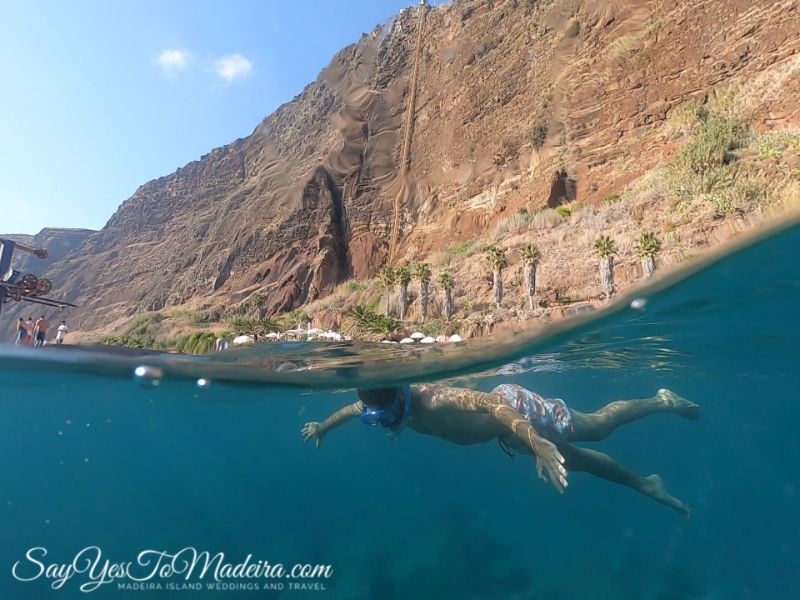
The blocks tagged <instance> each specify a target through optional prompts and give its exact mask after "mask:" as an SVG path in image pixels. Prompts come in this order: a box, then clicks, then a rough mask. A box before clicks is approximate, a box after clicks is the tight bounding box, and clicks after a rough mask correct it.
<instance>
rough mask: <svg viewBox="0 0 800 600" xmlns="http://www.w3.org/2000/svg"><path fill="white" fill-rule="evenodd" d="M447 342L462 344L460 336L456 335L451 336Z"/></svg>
mask: <svg viewBox="0 0 800 600" xmlns="http://www.w3.org/2000/svg"><path fill="white" fill-rule="evenodd" d="M448 341H449V342H453V343H456V342H463V341H464V340H463V339H462V338H461V336H460V335H458V334H455V335H451V336H450V339H449V340H448Z"/></svg>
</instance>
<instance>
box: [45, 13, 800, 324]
mask: <svg viewBox="0 0 800 600" xmlns="http://www.w3.org/2000/svg"><path fill="white" fill-rule="evenodd" d="M799 49H800V13H799V12H798V6H797V3H796V2H794V1H781V0H774V1H756V0H714V1H700V2H698V1H694V2H689V1H684V0H682V1H674V0H673V1H666V0H650V1H648V0H635V1H634V0H631V1H627V2H623V1H603V2H580V1H577V0H549V1H545V0H543V1H539V2H537V1H535V0H506V1H501V0H458V1H455V2H453V3H452V4H449V5H446V6H440V7H436V8H429V7H427V6H415V7H413V8H409V9H405V10H404V11H402V12H401V14H400V15H398V16H397V17H396V18H394V19H393V20H392V21H391V22H389V23H387V24H385V25H384V26H381V27H378V28H376V29H375V30H374V31H373V32H372V33H370V34H369V35H365V36H364V37H362V39H361V40H359V42H358V43H356V44H354V45H352V46H349V47H347V48H345V49H344V50H342V51H341V52H340V53H339V54H337V55H336V56H335V57H334V58H333V60H332V61H331V63H330V65H329V66H328V67H327V68H326V69H325V70H324V71H323V72H322V73H321V74H320V75H319V77H318V78H317V80H316V81H315V82H313V83H311V84H310V85H308V86H307V87H306V88H305V89H304V90H303V91H302V93H301V94H300V95H298V96H297V97H295V98H294V99H293V100H292V101H291V102H289V103H287V104H285V105H284V106H282V107H280V108H279V109H278V110H277V111H276V112H275V113H274V114H272V115H270V116H269V117H267V118H266V119H265V120H264V121H263V122H262V123H261V124H260V125H259V126H258V127H257V128H256V129H255V131H254V132H253V133H252V135H250V136H249V137H247V138H244V139H240V140H237V141H235V142H233V143H232V144H230V145H227V146H224V147H222V148H217V149H215V150H213V151H212V152H210V153H209V154H207V155H206V156H203V157H202V158H201V159H200V160H198V161H196V162H193V163H190V164H188V165H186V166H185V167H183V168H181V169H178V171H176V172H175V173H173V174H171V175H168V176H165V177H162V178H160V179H158V180H155V181H151V182H148V183H146V184H144V185H143V186H142V187H140V188H139V189H138V190H137V191H136V193H135V194H134V195H133V196H132V197H131V198H130V199H128V200H126V201H125V202H124V203H123V204H122V205H121V206H120V207H119V209H118V210H117V212H116V213H115V214H114V215H113V216H112V218H111V219H110V220H109V222H108V224H107V225H106V226H105V227H104V228H103V229H102V230H101V231H99V232H97V233H94V234H92V235H90V236H88V238H86V239H85V241H83V243H82V244H81V246H80V247H79V248H78V249H76V250H75V251H73V252H71V253H69V254H68V255H67V256H66V257H64V258H63V259H62V260H59V261H58V262H57V263H56V264H54V265H52V267H51V268H50V269H49V270H48V273H47V275H48V276H49V277H50V278H51V279H53V281H54V282H55V283H56V286H57V287H56V289H55V291H54V293H55V292H57V293H58V295H59V296H60V297H62V298H64V299H67V300H70V301H73V302H77V303H79V304H81V305H82V308H81V309H78V310H77V311H75V312H74V313H72V314H70V319H71V320H72V322H73V324H74V326H75V327H88V326H91V327H94V326H96V325H102V324H105V323H109V322H112V321H114V320H115V319H118V318H121V317H124V316H129V315H131V314H133V313H135V312H138V311H143V310H157V309H160V308H163V307H167V306H177V305H181V304H183V303H186V302H189V301H191V302H192V304H193V305H194V306H200V307H202V308H204V309H209V310H211V311H213V312H217V313H218V314H223V313H225V312H228V313H230V312H235V311H236V310H237V307H238V306H239V305H240V304H242V303H243V302H245V301H246V298H247V297H248V296H249V295H250V294H251V293H254V292H256V291H258V292H260V293H262V294H263V295H264V296H265V298H266V301H265V303H264V311H265V312H266V313H270V314H273V313H277V312H279V311H283V310H289V309H292V308H294V307H297V306H300V305H302V304H304V303H307V302H309V301H313V300H315V299H317V298H320V297H322V296H325V295H326V294H328V293H329V292H330V291H331V290H332V289H333V288H334V287H335V286H336V285H337V284H338V283H339V282H341V281H343V280H345V279H347V278H349V277H355V278H366V277H369V276H371V275H373V274H374V273H375V272H376V270H377V269H378V268H379V267H380V266H381V265H382V264H384V263H385V262H386V261H387V260H390V261H391V262H393V263H401V262H404V261H407V260H412V259H417V258H421V257H424V256H426V255H427V254H429V253H430V252H432V251H435V250H437V249H439V248H441V247H442V246H445V245H447V244H450V243H452V242H453V241H457V240H465V239H470V238H472V237H474V236H476V235H477V234H479V233H481V232H484V231H486V230H487V229H489V228H491V227H493V226H494V225H495V224H496V223H497V222H498V221H500V220H503V219H507V218H509V217H510V216H511V215H513V214H514V213H516V212H517V211H518V210H519V209H527V210H529V211H532V210H535V209H538V208H541V207H545V206H548V205H549V206H556V205H558V204H559V203H561V202H564V201H568V200H575V199H577V200H580V201H583V202H587V203H598V202H599V201H600V200H601V199H602V198H604V197H605V196H607V195H608V194H610V193H613V192H616V191H619V190H620V189H622V187H623V186H624V185H625V184H626V183H628V182H630V181H632V180H634V179H635V178H636V177H637V176H639V175H640V174H642V173H644V172H646V171H647V170H649V169H651V168H653V166H654V165H656V164H657V163H658V162H659V161H661V160H664V159H665V157H668V156H669V155H670V152H671V151H672V150H674V143H673V141H672V140H671V138H670V137H669V136H668V135H667V134H666V133H665V128H664V127H663V123H664V122H665V120H666V119H667V118H668V117H669V115H670V113H671V112H672V111H673V110H675V109H676V107H679V106H681V105H682V104H684V103H686V102H687V101H688V100H690V99H697V98H699V99H703V98H704V97H705V96H706V95H707V94H708V93H709V90H711V89H712V88H714V87H715V86H720V85H723V84H726V83H736V85H737V86H739V89H740V97H742V98H745V99H746V100H747V109H748V111H749V114H748V118H749V119H751V122H753V123H754V124H756V126H757V127H759V128H761V129H769V128H784V127H786V126H791V125H797V124H798V121H799V120H800V114H799V113H798V111H800V108H799V107H800V102H798V100H800V77H798V75H799V74H800V61H799V60H798V56H799V55H798V50H799Z"/></svg>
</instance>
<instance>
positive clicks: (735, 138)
mask: <svg viewBox="0 0 800 600" xmlns="http://www.w3.org/2000/svg"><path fill="white" fill-rule="evenodd" d="M749 136H750V131H749V128H748V127H747V126H746V125H745V123H744V121H742V120H741V119H739V118H736V117H729V116H724V115H719V114H713V113H712V114H709V115H708V116H707V117H706V118H705V119H703V120H702V127H701V128H700V131H698V133H697V134H696V135H695V137H694V138H693V139H692V140H690V141H689V142H687V143H686V144H685V145H684V146H683V147H682V148H681V150H680V152H679V153H678V156H677V158H676V164H677V165H678V166H679V167H681V168H682V169H683V170H684V171H686V172H689V173H693V174H695V175H700V176H701V177H703V176H709V175H711V176H712V177H711V178H710V180H709V181H707V182H705V185H704V186H703V190H702V191H706V192H707V191H710V190H711V189H713V187H714V185H715V184H716V183H718V181H717V179H718V177H713V175H714V171H715V170H716V169H719V168H721V167H724V166H725V165H728V164H730V163H731V162H732V161H733V160H735V158H736V157H735V155H734V154H733V152H734V151H735V150H737V149H739V148H741V147H742V146H743V145H744V144H745V143H746V142H747V140H748V138H749Z"/></svg>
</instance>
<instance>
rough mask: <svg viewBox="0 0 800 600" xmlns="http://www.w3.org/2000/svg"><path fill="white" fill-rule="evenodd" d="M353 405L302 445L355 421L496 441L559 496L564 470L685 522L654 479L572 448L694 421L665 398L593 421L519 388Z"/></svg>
mask: <svg viewBox="0 0 800 600" xmlns="http://www.w3.org/2000/svg"><path fill="white" fill-rule="evenodd" d="M358 396H359V400H358V401H357V402H355V403H353V404H350V405H348V406H345V407H344V408H341V409H340V410H338V411H337V412H335V413H334V414H332V415H331V416H330V417H328V418H327V419H326V420H325V421H323V422H322V423H317V422H311V423H306V424H305V426H304V427H303V429H302V430H301V433H302V435H303V438H304V440H305V441H309V440H312V439H313V440H315V441H316V446H317V448H319V446H320V443H321V442H322V438H323V437H324V436H325V435H326V434H327V433H328V432H329V431H331V430H332V429H334V428H335V427H338V426H340V425H343V424H344V423H347V422H348V421H351V420H353V419H355V418H357V417H360V418H361V421H362V422H364V423H365V424H367V425H371V426H377V425H380V426H383V427H385V428H386V429H388V430H389V432H390V434H391V435H392V436H396V435H397V434H399V433H400V431H402V430H403V429H404V428H405V427H409V428H411V429H413V430H414V431H417V432H418V433H422V434H425V435H432V436H436V437H439V438H441V439H443V440H446V441H449V442H453V443H455V444H460V445H471V444H480V443H483V442H488V441H491V440H493V439H497V440H498V441H499V443H500V446H501V447H502V448H503V450H504V451H505V452H506V453H508V454H511V452H512V450H517V451H519V452H522V453H526V454H528V453H532V454H533V455H535V456H536V470H537V474H538V476H539V478H540V479H543V480H545V481H547V479H546V478H545V475H544V473H545V472H546V473H547V476H548V477H549V478H550V481H551V482H552V483H553V485H554V486H555V488H556V489H557V490H558V491H559V492H561V493H563V492H564V491H565V490H566V488H567V485H568V483H567V469H569V470H571V471H584V472H587V473H591V474H592V475H595V476H597V477H601V478H603V479H606V480H608V481H613V482H615V483H619V484H622V485H625V486H628V487H630V488H632V489H634V490H636V491H638V492H640V493H642V494H644V495H645V496H647V497H649V498H652V499H653V500H655V501H656V502H659V503H661V504H664V505H666V506H668V507H670V508H673V509H674V510H676V511H677V512H679V513H680V514H682V515H684V516H689V509H688V508H687V507H686V505H685V504H684V503H683V502H681V501H680V500H679V499H677V498H675V497H674V496H672V495H670V493H669V492H668V491H667V488H666V486H665V485H664V481H663V480H662V479H661V477H660V476H658V475H648V476H647V477H642V476H641V475H638V474H636V473H634V472H633V471H631V470H630V469H628V468H627V467H625V466H624V465H622V464H620V463H618V462H617V461H616V460H614V459H613V458H611V457H610V456H608V455H607V454H604V453H603V452H599V451H597V450H592V449H589V448H579V447H577V446H574V445H573V442H588V441H592V442H594V441H600V440H603V439H605V438H606V437H608V436H609V435H610V434H611V433H613V432H614V430H616V429H617V428H618V427H620V426H621V425H625V424H627V423H630V422H632V421H636V420H638V419H641V418H643V417H646V416H649V415H653V414H658V413H670V414H675V415H678V416H680V417H683V418H686V419H691V420H697V419H698V418H699V417H700V407H699V406H698V405H697V404H694V403H693V402H690V401H689V400H686V399H685V398H682V397H680V396H678V395H677V394H675V393H674V392H671V391H670V390H666V389H661V390H659V391H658V393H657V394H656V395H655V396H653V397H652V398H646V399H643V400H618V401H616V402H611V403H610V404H607V405H606V406H604V407H603V408H601V409H600V410H598V411H596V412H593V413H582V412H580V411H577V410H572V409H570V408H568V407H567V405H566V404H565V403H564V401H563V400H561V399H558V398H555V399H553V398H543V397H542V396H540V395H539V394H536V393H535V392H531V391H529V390H526V389H525V388H523V387H521V386H519V385H511V384H503V385H500V386H497V387H496V388H494V389H493V390H492V391H491V392H490V393H485V392H478V391H474V390H468V389H464V388H455V387H447V386H442V385H415V386H413V387H411V386H404V387H400V388H375V389H360V390H358Z"/></svg>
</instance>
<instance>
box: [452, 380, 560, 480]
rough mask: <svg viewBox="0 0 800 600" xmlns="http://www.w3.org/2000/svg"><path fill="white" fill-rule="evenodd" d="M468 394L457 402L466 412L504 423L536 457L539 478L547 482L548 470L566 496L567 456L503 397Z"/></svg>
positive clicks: (469, 392) (476, 393)
mask: <svg viewBox="0 0 800 600" xmlns="http://www.w3.org/2000/svg"><path fill="white" fill-rule="evenodd" d="M465 392H467V393H465V394H463V395H462V396H461V397H460V398H458V400H457V403H458V404H460V405H461V407H462V408H464V409H465V410H471V411H474V412H483V413H488V414H490V415H491V416H492V417H494V418H495V420H497V422H499V423H502V424H503V425H504V426H505V427H506V428H507V429H508V430H509V431H510V432H511V433H513V434H514V436H515V437H516V438H517V439H518V440H519V441H520V442H522V443H523V444H525V445H526V446H527V447H528V448H529V449H530V451H531V452H533V454H534V456H536V472H537V474H538V475H539V479H542V480H545V481H546V479H545V477H544V473H543V469H544V470H546V471H547V474H548V475H549V476H550V481H551V482H552V483H553V486H554V487H555V488H556V489H557V490H558V491H559V493H562V494H563V493H564V490H566V488H567V485H569V484H568V483H567V469H566V468H565V467H564V457H563V456H561V453H560V452H559V451H558V448H557V447H556V445H555V444H554V443H553V442H551V441H550V440H546V439H545V438H543V437H542V436H540V435H539V434H538V433H537V432H536V430H535V429H534V428H533V425H531V424H530V423H529V422H528V420H527V419H526V418H525V417H524V416H522V415H521V414H519V413H518V412H517V411H516V410H514V409H513V408H511V407H510V406H509V405H508V404H506V403H505V402H504V401H503V399H502V398H498V397H496V396H493V395H492V394H485V393H482V392H474V391H472V390H465Z"/></svg>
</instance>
